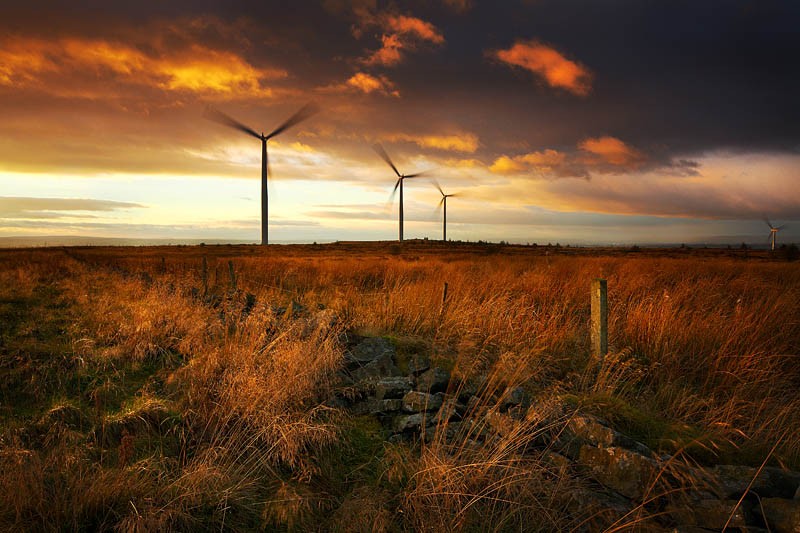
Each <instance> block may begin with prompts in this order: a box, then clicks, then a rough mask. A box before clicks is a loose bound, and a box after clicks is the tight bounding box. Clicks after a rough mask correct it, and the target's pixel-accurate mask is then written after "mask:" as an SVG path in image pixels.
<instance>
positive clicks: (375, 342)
mask: <svg viewBox="0 0 800 533" xmlns="http://www.w3.org/2000/svg"><path fill="white" fill-rule="evenodd" d="M394 355H395V348H394V344H392V342H391V341H390V340H389V339H386V338H384V337H367V338H366V339H364V340H362V341H361V342H359V343H358V344H356V345H355V346H353V348H352V349H350V351H348V352H346V353H345V358H346V359H347V360H348V361H352V362H356V363H361V364H366V363H369V362H371V361H375V360H377V359H379V358H382V357H385V356H389V358H390V359H391V358H393V357H394Z"/></svg>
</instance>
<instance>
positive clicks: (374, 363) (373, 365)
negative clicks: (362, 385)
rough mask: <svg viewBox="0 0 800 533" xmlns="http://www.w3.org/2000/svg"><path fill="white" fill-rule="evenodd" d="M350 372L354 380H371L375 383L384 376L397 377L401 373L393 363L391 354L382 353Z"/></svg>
mask: <svg viewBox="0 0 800 533" xmlns="http://www.w3.org/2000/svg"><path fill="white" fill-rule="evenodd" d="M350 374H351V375H352V376H353V379H354V380H356V381H361V380H373V381H375V382H376V383H377V381H379V380H380V379H382V378H384V377H397V376H400V375H401V374H402V373H401V372H400V370H399V369H398V368H397V367H396V366H395V365H394V360H393V359H392V356H391V354H389V353H384V354H382V355H379V356H377V357H376V358H375V359H373V360H371V361H370V362H368V363H366V364H363V365H361V366H358V367H356V368H355V369H354V370H351V371H350Z"/></svg>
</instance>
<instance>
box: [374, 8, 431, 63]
mask: <svg viewBox="0 0 800 533" xmlns="http://www.w3.org/2000/svg"><path fill="white" fill-rule="evenodd" d="M376 21H377V22H376ZM365 23H366V24H368V25H371V24H376V23H377V24H378V25H380V26H381V27H382V28H383V30H384V32H385V33H384V34H383V35H381V47H380V48H379V49H377V50H374V51H372V52H371V53H370V54H369V55H368V56H367V57H366V58H364V59H362V62H363V63H364V64H366V65H381V66H392V65H396V64H398V63H400V62H401V61H403V59H404V57H405V56H404V53H403V51H404V50H416V49H417V47H418V46H419V44H420V43H431V44H436V45H439V44H443V43H444V36H443V35H442V34H441V32H440V31H439V30H438V29H437V28H436V26H434V25H433V24H431V23H430V22H427V21H424V20H422V19H419V18H416V17H408V16H405V15H388V16H385V17H382V18H379V19H375V18H368V19H366V21H365ZM359 31H360V30H359Z"/></svg>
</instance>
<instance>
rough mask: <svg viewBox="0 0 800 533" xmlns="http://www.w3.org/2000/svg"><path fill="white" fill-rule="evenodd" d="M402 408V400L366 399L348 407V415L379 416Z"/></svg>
mask: <svg viewBox="0 0 800 533" xmlns="http://www.w3.org/2000/svg"><path fill="white" fill-rule="evenodd" d="M402 406H403V404H402V400H399V399H390V400H377V399H375V398H368V399H366V400H364V401H362V402H357V403H355V404H353V405H352V406H351V407H350V413H352V414H353V415H356V416H359V415H367V414H370V415H381V414H388V413H396V412H398V411H399V410H400V408H401V407H402Z"/></svg>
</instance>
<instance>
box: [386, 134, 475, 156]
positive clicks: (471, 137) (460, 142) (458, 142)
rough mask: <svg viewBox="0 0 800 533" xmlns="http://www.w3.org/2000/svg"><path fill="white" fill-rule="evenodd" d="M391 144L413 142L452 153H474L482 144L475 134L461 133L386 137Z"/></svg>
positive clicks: (423, 146)
mask: <svg viewBox="0 0 800 533" xmlns="http://www.w3.org/2000/svg"><path fill="white" fill-rule="evenodd" d="M384 139H385V140H387V141H390V142H395V141H406V142H412V143H414V144H416V145H417V146H420V147H422V148H435V149H437V150H447V151H451V152H465V153H470V154H471V153H474V152H475V151H476V150H477V149H478V146H479V145H480V142H479V140H478V136H477V135H475V134H474V133H461V134H458V135H409V134H406V133H397V134H394V135H388V136H386V137H384Z"/></svg>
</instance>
